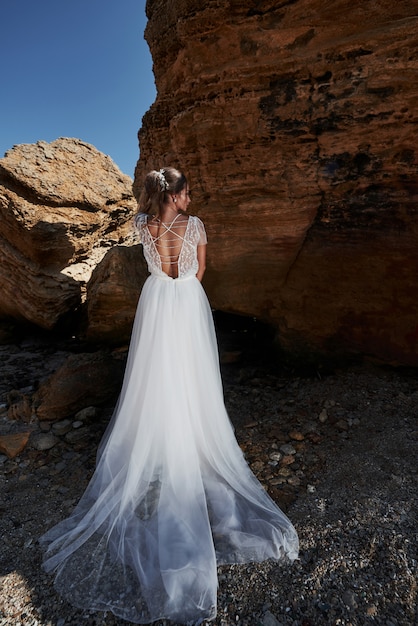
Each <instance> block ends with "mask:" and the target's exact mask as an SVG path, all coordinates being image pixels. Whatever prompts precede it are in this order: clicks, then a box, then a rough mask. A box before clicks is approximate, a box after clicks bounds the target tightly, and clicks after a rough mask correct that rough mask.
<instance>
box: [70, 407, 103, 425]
mask: <svg viewBox="0 0 418 626" xmlns="http://www.w3.org/2000/svg"><path fill="white" fill-rule="evenodd" d="M97 414H98V409H97V407H95V406H87V407H86V408H85V409H81V410H80V411H78V413H76V414H75V419H76V420H79V421H80V422H85V421H87V420H89V419H94V418H95V417H97Z"/></svg>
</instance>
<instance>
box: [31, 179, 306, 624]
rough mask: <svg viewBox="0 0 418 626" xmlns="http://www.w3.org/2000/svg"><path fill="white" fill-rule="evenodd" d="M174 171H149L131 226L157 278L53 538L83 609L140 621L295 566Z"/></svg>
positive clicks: (196, 228)
mask: <svg viewBox="0 0 418 626" xmlns="http://www.w3.org/2000/svg"><path fill="white" fill-rule="evenodd" d="M189 202H190V198H189V188H188V184H187V180H186V178H185V177H184V175H183V174H182V173H181V172H179V171H178V170H176V169H174V168H170V167H167V168H163V169H161V170H160V171H158V172H157V171H153V172H150V173H149V174H148V175H147V177H146V180H145V187H144V191H143V194H142V197H141V200H140V206H141V208H142V210H143V212H142V213H139V214H138V215H137V216H136V218H135V225H136V228H137V230H138V234H139V239H140V241H141V243H142V245H143V251H144V255H145V258H146V260H147V263H148V268H149V271H150V276H149V277H148V279H147V280H146V282H145V284H144V287H143V289H142V293H141V297H140V299H139V303H138V309H137V314H136V318H135V322H134V327H133V332H132V338H131V345H130V349H129V356H128V361H127V366H126V372H125V377H124V382H123V386H122V391H121V395H120V398H119V401H118V405H117V407H116V409H115V413H114V416H113V418H112V421H111V423H110V425H109V427H108V429H107V431H106V433H105V435H104V437H103V440H102V442H101V444H100V448H99V452H98V460H97V467H96V470H95V473H94V475H93V477H92V479H91V482H90V484H89V485H88V487H87V490H86V492H85V493H84V495H83V497H82V498H81V500H80V502H79V504H78V506H77V507H76V509H75V511H74V512H73V514H72V515H71V516H70V517H69V518H68V519H67V520H64V521H63V522H61V523H59V524H58V525H57V526H55V527H54V528H52V529H51V530H50V531H49V532H48V533H46V535H44V536H43V538H42V542H43V543H44V544H47V545H48V551H47V555H46V561H45V568H46V569H47V571H51V570H55V571H56V578H55V586H56V588H57V590H58V591H59V592H60V593H61V594H62V595H63V596H64V597H65V598H66V599H68V600H69V601H70V602H71V603H72V604H74V605H75V606H78V607H82V608H90V609H97V610H110V611H113V613H115V614H116V615H118V616H120V617H122V618H124V619H126V620H129V621H131V622H135V623H148V622H151V621H154V620H157V619H159V618H167V619H171V620H173V621H175V622H180V623H188V624H200V623H201V622H202V621H203V620H205V619H208V620H210V619H213V618H214V617H215V615H216V591H217V572H216V566H217V564H225V563H245V562H249V561H262V560H265V559H268V558H274V559H279V558H281V557H288V558H290V559H295V558H297V552H298V538H297V534H296V531H295V529H294V528H293V526H292V524H291V523H290V521H289V520H288V519H287V517H286V516H285V515H284V514H283V513H282V512H281V511H280V509H279V508H278V507H277V506H276V505H275V504H274V502H273V501H272V500H271V499H270V497H269V496H268V495H267V494H266V492H265V491H264V489H263V487H262V486H261V485H260V483H259V482H258V481H257V479H256V478H255V476H254V475H253V474H252V472H251V471H250V469H249V467H248V466H247V464H246V462H245V460H244V457H243V454H242V452H241V450H240V448H239V446H238V444H237V442H236V440H235V437H234V434H233V430H232V427H231V424H230V422H229V419H228V416H227V413H226V410H225V406H224V402H223V392H222V383H221V377H220V370H219V359H218V352H217V344H216V337H215V332H214V326H213V320H212V314H211V309H210V307H209V304H208V301H207V298H206V295H205V292H204V290H203V288H202V286H201V284H200V281H201V279H202V276H203V273H204V271H205V257H206V234H205V229H204V226H203V224H202V222H201V220H200V219H199V218H198V217H194V216H189V215H187V214H186V210H187V207H188V205H189Z"/></svg>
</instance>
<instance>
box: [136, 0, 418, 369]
mask: <svg viewBox="0 0 418 626" xmlns="http://www.w3.org/2000/svg"><path fill="white" fill-rule="evenodd" d="M417 9H418V5H417V3H416V2H410V1H409V0H408V1H407V0H400V1H398V2H396V3H394V2H391V1H390V0H373V1H371V0H370V1H367V0H366V1H364V0H352V2H346V1H345V0H333V1H332V2H324V1H323V0H296V1H294V0H293V1H292V2H289V1H283V2H277V1H275V2H273V1H272V0H264V1H257V2H256V1H255V0H243V1H239V2H238V0H229V1H227V0H208V2H204V3H202V2H200V1H198V0H176V2H173V1H169V0H148V2H147V15H148V18H149V21H148V26H147V30H146V38H147V41H148V43H149V46H150V49H151V52H152V56H153V61H154V73H155V80H156V85H157V91H158V97H157V100H156V102H155V104H154V105H153V106H152V107H151V109H150V111H149V112H148V113H147V114H146V115H145V117H144V119H143V126H142V129H141V131H140V134H139V137H140V145H141V159H140V161H139V163H138V166H137V170H136V175H135V189H136V193H138V192H139V189H140V186H141V184H142V181H143V177H144V175H145V173H146V172H147V171H148V170H149V169H151V168H154V167H161V166H163V165H165V164H174V165H177V166H179V167H181V168H182V169H183V170H184V171H185V172H186V173H187V174H188V175H189V178H190V183H191V188H192V191H193V205H192V206H191V207H190V208H191V210H193V211H194V212H196V213H198V214H199V215H200V216H201V217H202V218H203V219H204V221H205V224H206V226H207V231H208V237H209V242H210V248H209V251H208V253H209V254H208V256H209V259H208V261H209V267H208V271H207V276H206V279H205V286H206V289H207V291H208V294H209V297H210V300H211V303H212V305H213V306H214V307H216V308H218V309H223V310H226V311H234V312H237V313H242V314H246V315H254V316H257V317H259V318H261V319H263V320H266V321H269V322H272V323H273V324H274V325H275V326H276V327H277V329H278V335H279V338H280V341H281V343H282V345H284V346H286V347H288V348H290V349H291V350H293V351H294V350H298V351H302V352H303V351H304V350H306V351H307V352H312V351H315V350H319V351H320V352H324V351H325V352H332V353H335V352H343V353H347V352H360V353H366V354H371V355H373V356H375V357H378V358H381V359H383V360H385V361H389V362H397V363H404V364H414V365H417V364H418V356H417V355H418V351H417V349H416V348H417V341H418V325H417V319H418V315H417V314H418V305H417V298H416V283H417V279H416V276H417V275H418V245H417V243H418V217H417V200H418V179H417V171H418V167H417V164H418V155H417V147H416V136H417V133H416V129H417V121H418V82H417V80H416V77H417V75H418V11H417Z"/></svg>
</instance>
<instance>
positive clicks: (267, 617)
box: [262, 611, 282, 626]
mask: <svg viewBox="0 0 418 626" xmlns="http://www.w3.org/2000/svg"><path fill="white" fill-rule="evenodd" d="M262 624H263V626H282V622H279V620H278V619H277V618H276V617H275V616H274V615H273V613H271V612H270V611H266V612H265V613H264V616H263V622H262Z"/></svg>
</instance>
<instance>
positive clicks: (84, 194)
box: [0, 138, 135, 328]
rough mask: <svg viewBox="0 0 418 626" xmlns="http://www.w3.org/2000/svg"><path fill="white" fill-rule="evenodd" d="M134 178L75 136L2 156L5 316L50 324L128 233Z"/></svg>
mask: <svg viewBox="0 0 418 626" xmlns="http://www.w3.org/2000/svg"><path fill="white" fill-rule="evenodd" d="M131 186H132V181H131V179H130V178H129V177H128V176H125V175H124V174H122V172H120V170H119V169H118V168H117V167H116V166H115V165H114V163H113V162H112V161H111V159H110V158H109V157H107V156H106V155H104V154H102V153H101V152H99V151H98V150H96V148H94V147H93V146H91V145H89V144H86V143H84V142H82V141H79V140H77V139H68V138H61V139H58V140H56V141H54V142H53V143H50V144H48V143H46V142H43V141H40V142H38V143H37V144H22V145H18V146H15V147H14V148H13V149H12V150H10V151H9V152H7V153H6V155H5V157H4V158H3V159H1V160H0V317H5V316H10V317H14V318H17V319H21V320H26V321H29V322H32V323H34V324H37V325H38V326H41V327H43V328H52V327H54V325H55V324H56V323H57V321H58V320H59V319H60V318H62V316H63V315H65V314H68V313H71V312H72V311H74V310H75V309H76V308H77V307H78V306H79V304H80V303H81V300H82V295H83V291H84V290H85V285H86V282H87V281H88V279H89V278H90V274H91V272H92V269H93V268H94V267H95V266H96V264H97V263H98V262H99V261H100V259H101V258H102V257H103V255H104V254H105V252H106V251H107V250H108V249H109V246H111V245H113V244H115V243H117V242H118V241H120V240H122V239H124V237H125V236H126V232H127V230H128V228H129V227H130V224H129V222H130V218H131V216H132V213H133V211H134V209H135V201H134V199H133V197H132V191H131Z"/></svg>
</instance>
